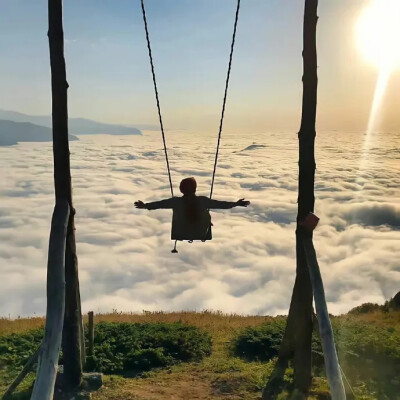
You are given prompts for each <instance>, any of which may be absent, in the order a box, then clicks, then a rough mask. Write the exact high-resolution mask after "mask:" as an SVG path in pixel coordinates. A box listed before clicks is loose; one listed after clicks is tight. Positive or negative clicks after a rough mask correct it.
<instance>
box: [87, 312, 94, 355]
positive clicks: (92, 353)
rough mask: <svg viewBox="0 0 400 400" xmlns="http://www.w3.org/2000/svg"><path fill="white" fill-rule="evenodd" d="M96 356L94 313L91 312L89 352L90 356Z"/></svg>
mask: <svg viewBox="0 0 400 400" xmlns="http://www.w3.org/2000/svg"><path fill="white" fill-rule="evenodd" d="M93 355H94V318H93V311H89V351H88V356H89V357H93Z"/></svg>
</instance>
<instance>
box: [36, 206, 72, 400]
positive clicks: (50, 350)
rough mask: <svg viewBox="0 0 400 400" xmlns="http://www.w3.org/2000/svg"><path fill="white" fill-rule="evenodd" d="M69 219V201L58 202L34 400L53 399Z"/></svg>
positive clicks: (52, 225) (61, 324)
mask: <svg viewBox="0 0 400 400" xmlns="http://www.w3.org/2000/svg"><path fill="white" fill-rule="evenodd" d="M68 219H69V205H68V202H67V200H59V201H58V202H57V203H56V205H55V208H54V213H53V219H52V223H51V232H50V242H49V256H48V265H47V312H46V329H45V335H44V340H43V344H42V348H41V354H40V361H39V367H38V374H37V377H36V380H35V385H34V387H33V392H32V397H31V400H52V399H53V394H54V384H55V381H56V376H57V369H58V356H59V353H60V347H61V337H62V331H63V323H64V309H65V269H64V265H65V241H66V234H67V226H68Z"/></svg>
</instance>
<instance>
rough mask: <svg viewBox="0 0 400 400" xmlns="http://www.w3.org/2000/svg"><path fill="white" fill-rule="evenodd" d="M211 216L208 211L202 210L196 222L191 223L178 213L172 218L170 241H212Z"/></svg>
mask: <svg viewBox="0 0 400 400" xmlns="http://www.w3.org/2000/svg"><path fill="white" fill-rule="evenodd" d="M212 225H213V224H212V222H211V215H210V212H209V211H208V210H204V211H203V212H202V213H201V215H200V218H199V219H198V220H197V221H191V220H189V219H187V218H184V216H183V215H182V214H180V213H175V212H174V214H173V216H172V229H171V240H180V241H186V240H187V241H189V242H192V241H194V240H201V241H202V242H205V241H206V240H212V233H211V227H212Z"/></svg>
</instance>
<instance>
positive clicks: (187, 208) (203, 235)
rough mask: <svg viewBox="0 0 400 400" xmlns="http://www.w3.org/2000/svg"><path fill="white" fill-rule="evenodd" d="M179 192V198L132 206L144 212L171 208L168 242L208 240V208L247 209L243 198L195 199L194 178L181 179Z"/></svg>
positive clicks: (246, 203)
mask: <svg viewBox="0 0 400 400" xmlns="http://www.w3.org/2000/svg"><path fill="white" fill-rule="evenodd" d="M179 189H180V191H181V193H182V194H183V196H181V197H172V198H170V199H165V200H160V201H153V202H151V203H143V201H141V200H138V201H136V202H135V203H134V204H135V207H136V208H141V209H146V210H158V209H160V208H163V209H168V208H170V209H172V212H173V214H172V230H171V239H172V240H189V241H193V240H202V241H205V240H211V238H212V235H211V226H212V223H211V216H210V213H209V210H210V209H220V210H221V209H229V208H233V207H247V206H248V205H249V204H250V202H249V201H247V200H245V199H240V200H238V201H221V200H214V199H210V198H208V197H206V196H196V189H197V182H196V180H195V179H194V178H185V179H183V180H182V181H181V183H180V185H179Z"/></svg>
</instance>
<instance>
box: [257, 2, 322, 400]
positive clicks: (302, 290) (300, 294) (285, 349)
mask: <svg viewBox="0 0 400 400" xmlns="http://www.w3.org/2000/svg"><path fill="white" fill-rule="evenodd" d="M317 9H318V0H305V9H304V25H303V69H304V72H303V105H302V118H301V126H300V131H299V133H298V139H299V181H298V182H299V183H298V187H299V189H298V200H297V202H298V211H297V228H296V264H297V266H296V280H295V284H294V289H293V294H292V299H291V303H290V309H289V315H288V320H287V326H286V331H285V335H284V338H283V341H282V344H281V348H280V352H279V360H278V363H277V366H278V368H277V371H276V376H273V377H271V380H275V379H279V377H278V376H279V375H282V373H283V372H284V370H285V368H286V366H287V363H288V360H289V358H291V357H293V359H294V362H293V365H294V382H295V386H296V388H297V389H298V390H299V391H300V392H301V393H303V395H304V396H305V395H306V393H307V392H308V390H309V387H310V385H311V379H312V376H311V340H312V328H313V310H312V299H313V293H312V287H311V281H310V274H309V271H308V266H307V260H306V255H305V251H304V246H303V239H304V238H305V237H309V238H312V232H309V231H307V230H306V229H305V228H304V227H302V226H301V225H300V222H301V221H303V220H304V218H305V217H306V216H307V215H308V214H309V213H310V212H313V211H314V202H315V199H314V176H315V167H316V166H315V158H314V142H315V135H316V132H315V120H316V110H317V87H318V77H317V46H316V30H317V21H318V16H317ZM274 385H275V384H272V385H267V386H271V387H272V389H274ZM266 389H267V388H266ZM270 389H271V388H268V390H265V391H264V393H263V399H264V400H266V399H269V398H270V396H271V393H270V391H269V390H270Z"/></svg>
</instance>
